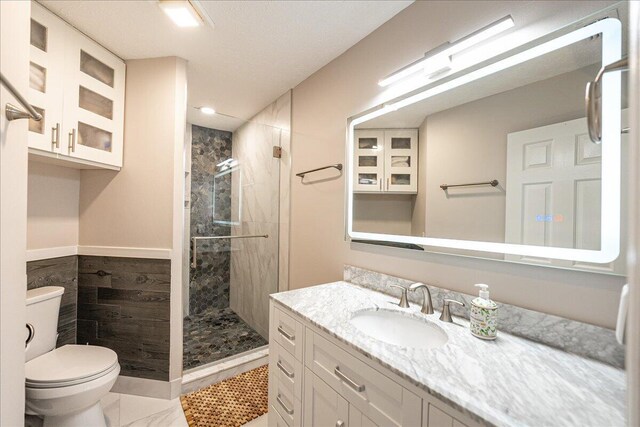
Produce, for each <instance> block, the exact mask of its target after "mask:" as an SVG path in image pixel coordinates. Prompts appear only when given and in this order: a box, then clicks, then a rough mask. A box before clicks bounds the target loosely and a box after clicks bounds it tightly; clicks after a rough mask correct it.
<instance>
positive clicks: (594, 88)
mask: <svg viewBox="0 0 640 427" xmlns="http://www.w3.org/2000/svg"><path fill="white" fill-rule="evenodd" d="M628 69H629V59H628V58H622V59H619V60H617V61H615V62H612V63H611V64H609V65H605V66H604V67H602V68H600V71H598V74H597V75H596V78H595V80H594V81H592V82H588V83H587V90H586V94H585V97H584V102H585V107H586V110H587V128H588V129H589V138H591V141H593V142H595V143H596V144H600V143H601V142H602V105H601V104H602V87H601V84H602V76H603V75H605V74H606V73H609V72H612V71H627V70H628ZM622 133H629V128H625V129H622Z"/></svg>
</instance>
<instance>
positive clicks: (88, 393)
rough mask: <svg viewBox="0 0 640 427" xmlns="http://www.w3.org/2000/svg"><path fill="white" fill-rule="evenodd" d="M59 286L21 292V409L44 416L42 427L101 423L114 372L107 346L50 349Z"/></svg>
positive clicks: (113, 356)
mask: <svg viewBox="0 0 640 427" xmlns="http://www.w3.org/2000/svg"><path fill="white" fill-rule="evenodd" d="M63 293H64V288H62V287H59V286H46V287H42V288H38V289H33V290H30V291H27V322H28V326H27V329H29V328H31V332H29V331H28V334H29V335H30V336H31V341H30V342H29V344H28V345H27V348H26V365H25V376H26V406H27V413H28V414H31V415H40V416H44V427H52V426H60V427H93V426H96V427H105V426H106V425H107V424H106V421H105V418H104V414H103V412H102V406H101V405H100V399H102V397H104V396H105V395H106V394H107V393H108V392H109V390H111V387H112V386H113V384H114V383H115V382H116V379H117V378H118V374H119V373H120V365H119V364H118V356H117V355H116V353H115V352H114V351H113V350H110V349H108V348H105V347H98V346H93V345H65V346H62V347H60V348H55V346H56V338H57V335H58V334H57V324H58V315H59V312H60V300H61V299H62V294H63Z"/></svg>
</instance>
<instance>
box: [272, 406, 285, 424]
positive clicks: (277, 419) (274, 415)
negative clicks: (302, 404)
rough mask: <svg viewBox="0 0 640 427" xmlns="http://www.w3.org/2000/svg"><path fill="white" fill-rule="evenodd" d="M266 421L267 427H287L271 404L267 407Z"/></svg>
mask: <svg viewBox="0 0 640 427" xmlns="http://www.w3.org/2000/svg"><path fill="white" fill-rule="evenodd" d="M267 421H268V423H269V427H289V426H288V425H287V423H286V422H285V421H284V419H282V417H281V416H280V414H279V413H278V411H276V408H275V407H273V406H272V407H271V408H270V409H269V415H268V416H267Z"/></svg>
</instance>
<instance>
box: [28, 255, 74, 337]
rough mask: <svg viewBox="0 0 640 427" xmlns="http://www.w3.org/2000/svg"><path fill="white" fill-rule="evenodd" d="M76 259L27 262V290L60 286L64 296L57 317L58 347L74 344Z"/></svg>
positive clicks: (66, 258)
mask: <svg viewBox="0 0 640 427" xmlns="http://www.w3.org/2000/svg"><path fill="white" fill-rule="evenodd" d="M77 275H78V257H76V256H75V255H74V256H66V257H60V258H51V259H43V260H38V261H29V262H28V263H27V289H35V288H41V287H43V286H62V287H63V288H64V294H63V295H62V301H61V303H60V316H59V317H58V334H59V335H58V342H57V344H56V345H57V346H58V347H60V346H62V345H65V344H75V343H76V320H77V318H78V316H77V305H78V303H77V300H78V281H77Z"/></svg>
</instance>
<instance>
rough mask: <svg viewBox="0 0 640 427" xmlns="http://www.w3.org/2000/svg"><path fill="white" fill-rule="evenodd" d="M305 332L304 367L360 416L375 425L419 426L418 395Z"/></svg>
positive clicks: (315, 335) (420, 413)
mask: <svg viewBox="0 0 640 427" xmlns="http://www.w3.org/2000/svg"><path fill="white" fill-rule="evenodd" d="M306 331H307V332H306V337H305V342H306V349H305V364H306V365H307V367H308V368H309V369H310V370H311V371H312V372H313V373H315V374H316V375H317V376H318V377H319V378H320V379H322V380H323V381H324V382H326V383H327V384H328V385H329V386H330V387H331V388H333V389H334V390H336V391H337V392H338V393H340V394H341V395H342V396H344V398H345V399H347V401H348V402H349V404H350V405H353V406H355V407H356V408H357V409H358V410H360V411H361V412H362V415H364V416H365V417H367V418H368V419H369V420H370V421H371V422H373V423H375V424H377V425H384V426H402V425H404V426H416V425H420V422H421V415H422V401H421V399H420V398H419V397H418V396H416V395H415V394H413V393H411V392H410V391H408V390H406V389H405V388H404V387H402V386H401V385H399V384H398V383H396V382H395V381H393V380H391V379H390V378H388V377H386V376H385V375H383V374H381V373H380V372H378V371H377V370H375V369H373V368H371V367H370V366H368V365H366V364H365V363H364V362H362V361H360V360H359V359H357V358H356V357H355V356H353V355H351V354H349V353H347V352H346V351H345V350H343V349H341V348H340V347H338V346H337V345H335V344H333V343H331V342H330V341H328V340H327V339H325V338H323V337H321V336H320V335H318V334H316V333H315V332H313V331H312V330H311V329H310V328H307V330H306Z"/></svg>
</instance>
